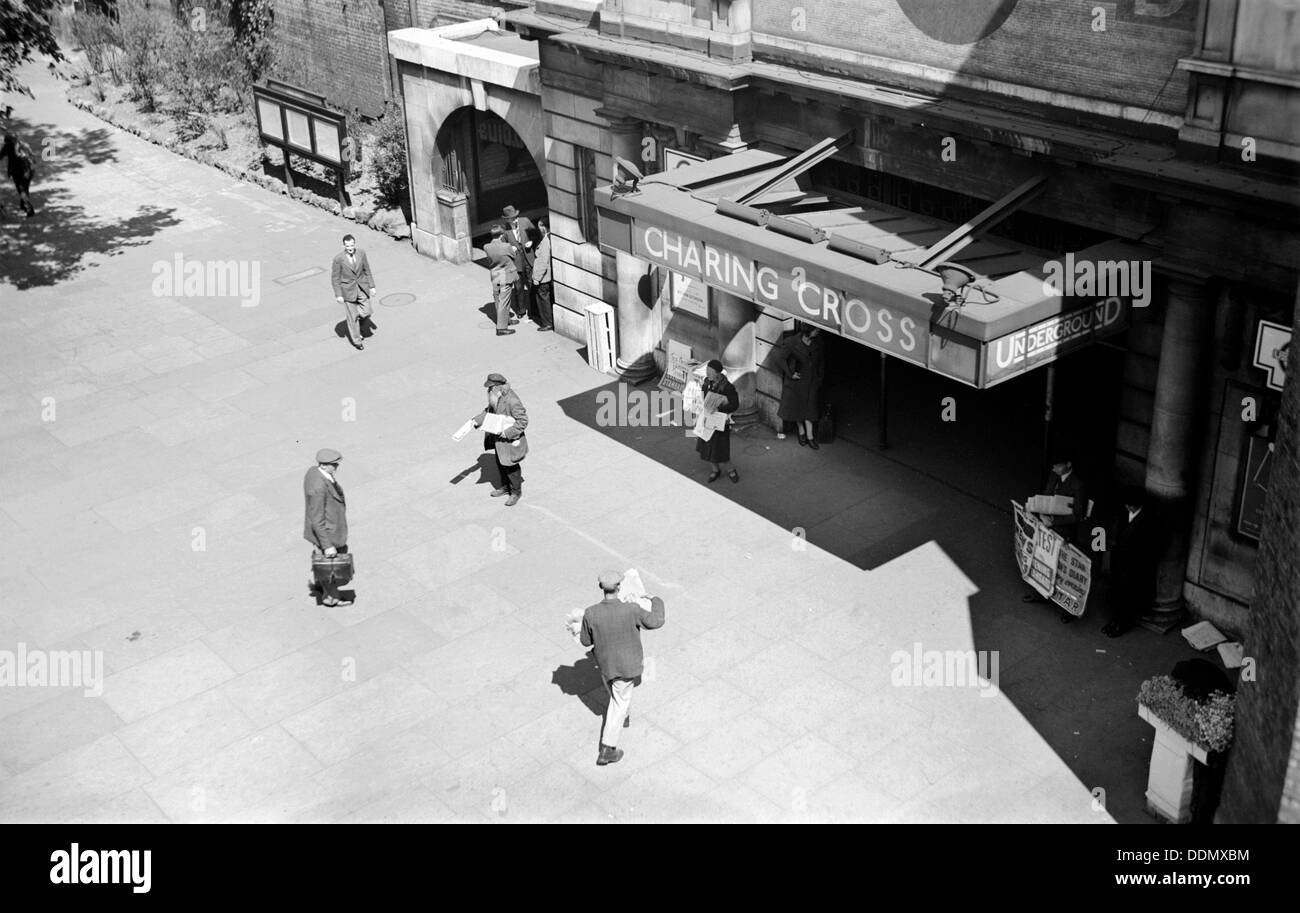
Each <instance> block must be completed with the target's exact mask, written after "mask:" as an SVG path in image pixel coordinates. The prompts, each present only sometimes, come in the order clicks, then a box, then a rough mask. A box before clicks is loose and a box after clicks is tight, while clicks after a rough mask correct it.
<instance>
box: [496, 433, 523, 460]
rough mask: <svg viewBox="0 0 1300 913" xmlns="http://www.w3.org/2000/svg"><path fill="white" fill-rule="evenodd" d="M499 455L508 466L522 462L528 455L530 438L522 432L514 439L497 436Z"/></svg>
mask: <svg viewBox="0 0 1300 913" xmlns="http://www.w3.org/2000/svg"><path fill="white" fill-rule="evenodd" d="M496 444H497V446H496V450H497V457H498V459H500V460H501V462H502V463H504V464H505V465H507V466H513V465H514V464H515V463H518V462H521V461H522V460H523V458H524V457H525V456H527V455H528V438H527V436H525V435H523V434H521V435H519V437H517V438H515V439H514V440H513V441H507V440H505V439H504V438H497V442H496Z"/></svg>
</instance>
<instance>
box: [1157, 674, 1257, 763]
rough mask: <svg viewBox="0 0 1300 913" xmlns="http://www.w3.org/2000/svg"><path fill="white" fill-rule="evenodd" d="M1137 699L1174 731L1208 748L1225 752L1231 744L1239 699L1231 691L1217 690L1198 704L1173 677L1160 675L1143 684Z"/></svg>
mask: <svg viewBox="0 0 1300 913" xmlns="http://www.w3.org/2000/svg"><path fill="white" fill-rule="evenodd" d="M1137 702H1138V703H1139V704H1145V705H1146V706H1147V708H1148V709H1150V710H1151V712H1152V713H1154V714H1155V715H1156V716H1157V717H1158V718H1159V719H1160V720H1161V721H1162V722H1164V724H1165V725H1166V726H1168V727H1169V728H1170V729H1172V730H1173V731H1174V732H1176V733H1178V734H1179V735H1180V736H1182V737H1183V738H1185V739H1186V740H1187V741H1189V742H1192V743H1194V744H1196V745H1199V746H1201V747H1202V748H1204V749H1206V750H1207V751H1226V750H1227V748H1228V746H1229V745H1230V744H1232V732H1233V730H1232V724H1233V717H1234V716H1235V713H1236V699H1235V698H1234V697H1233V696H1232V695H1230V694H1225V693H1224V692H1222V691H1215V692H1214V693H1213V694H1211V695H1210V696H1209V698H1208V699H1206V700H1205V701H1204V702H1203V703H1198V702H1197V701H1194V700H1192V698H1190V697H1188V696H1187V693H1186V692H1185V691H1184V690H1183V686H1182V685H1180V684H1179V683H1178V682H1177V681H1176V680H1175V679H1174V678H1173V677H1171V676H1168V675H1157V676H1154V677H1152V678H1149V679H1147V680H1146V681H1144V682H1143V683H1142V687H1141V688H1139V689H1138V696H1137Z"/></svg>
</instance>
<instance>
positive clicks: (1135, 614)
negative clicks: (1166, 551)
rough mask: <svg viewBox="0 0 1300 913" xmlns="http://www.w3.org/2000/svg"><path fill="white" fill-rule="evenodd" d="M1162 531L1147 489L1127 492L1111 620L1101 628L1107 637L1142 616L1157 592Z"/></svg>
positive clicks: (1116, 546) (1115, 555)
mask: <svg viewBox="0 0 1300 913" xmlns="http://www.w3.org/2000/svg"><path fill="white" fill-rule="evenodd" d="M1159 546H1160V540H1159V534H1158V532H1157V530H1156V524H1155V521H1154V518H1153V517H1152V516H1151V508H1149V507H1147V506H1146V493H1145V492H1144V491H1143V490H1142V489H1141V488H1138V487H1136V486H1135V487H1132V488H1129V489H1127V490H1126V491H1125V492H1124V511H1123V513H1122V514H1121V515H1120V521H1119V527H1118V528H1117V529H1116V530H1115V540H1114V543H1113V544H1112V546H1111V551H1110V585H1109V587H1108V588H1107V592H1106V607H1107V608H1108V609H1109V610H1110V621H1108V622H1107V623H1106V626H1105V627H1104V628H1102V629H1101V632H1102V633H1103V634H1105V635H1106V636H1107V637H1119V636H1120V635H1122V634H1123V633H1124V632H1126V631H1128V630H1129V629H1130V628H1132V627H1133V626H1134V625H1136V624H1137V623H1138V622H1139V621H1140V620H1141V619H1142V613H1143V612H1146V611H1147V610H1148V609H1150V608H1151V605H1152V603H1153V602H1154V601H1155V595H1156V563H1157V558H1158V556H1159Z"/></svg>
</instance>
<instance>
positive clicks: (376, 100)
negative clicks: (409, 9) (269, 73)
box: [275, 0, 402, 117]
mask: <svg viewBox="0 0 1300 913" xmlns="http://www.w3.org/2000/svg"><path fill="white" fill-rule="evenodd" d="M390 2H398V3H400V2H402V0H390ZM275 40H276V44H277V47H278V48H280V49H282V55H281V59H282V60H283V61H285V62H286V64H287V68H288V70H289V71H290V72H291V73H294V74H295V75H293V76H290V77H288V79H287V81H289V82H294V83H297V84H299V85H301V86H302V87H303V88H305V89H310V90H311V91H314V92H319V93H320V94H322V95H324V96H325V97H326V99H328V101H329V102H330V104H332V105H335V106H337V107H339V108H342V109H343V110H351V109H352V108H354V107H356V108H359V109H360V110H361V113H362V114H364V115H366V116H367V117H377V116H379V115H380V114H382V113H383V110H384V101H385V99H386V98H388V97H389V87H390V79H389V72H388V68H389V62H388V61H389V58H388V39H387V34H386V29H385V18H384V7H383V5H381V3H379V2H378V0H275ZM298 74H301V75H298Z"/></svg>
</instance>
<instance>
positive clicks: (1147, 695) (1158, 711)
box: [1137, 675, 1236, 824]
mask: <svg viewBox="0 0 1300 913" xmlns="http://www.w3.org/2000/svg"><path fill="white" fill-rule="evenodd" d="M1137 702H1138V716H1140V717H1142V719H1144V720H1146V721H1147V722H1148V723H1150V724H1151V725H1152V727H1154V729H1155V743H1154V744H1153V745H1152V748H1151V766H1150V770H1149V773H1148V777H1147V807H1148V808H1149V809H1150V810H1151V811H1153V812H1155V813H1156V814H1158V815H1160V816H1161V817H1163V818H1166V819H1168V820H1170V821H1173V822H1175V823H1177V824H1184V823H1186V822H1187V821H1190V820H1191V817H1192V800H1193V793H1192V784H1193V774H1194V767H1193V763H1192V762H1193V761H1199V762H1200V763H1201V764H1206V765H1210V764H1212V762H1213V763H1216V764H1217V761H1218V758H1217V757H1214V758H1212V757H1211V756H1212V755H1217V754H1218V753H1221V752H1224V751H1226V750H1227V749H1228V746H1229V745H1230V744H1231V743H1232V725H1233V717H1234V715H1235V710H1236V698H1234V697H1233V696H1232V695H1230V694H1228V693H1226V692H1224V691H1214V692H1212V693H1210V694H1208V695H1207V696H1206V698H1205V699H1204V700H1201V701H1198V700H1196V699H1195V698H1194V697H1193V696H1191V695H1189V694H1188V693H1187V691H1186V689H1185V688H1184V686H1183V684H1182V683H1181V682H1179V681H1178V680H1177V679H1175V678H1174V677H1172V676H1169V675H1157V676H1155V677H1153V678H1149V679H1147V680H1146V681H1145V682H1143V683H1142V687H1141V688H1139V689H1138V695H1137Z"/></svg>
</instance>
